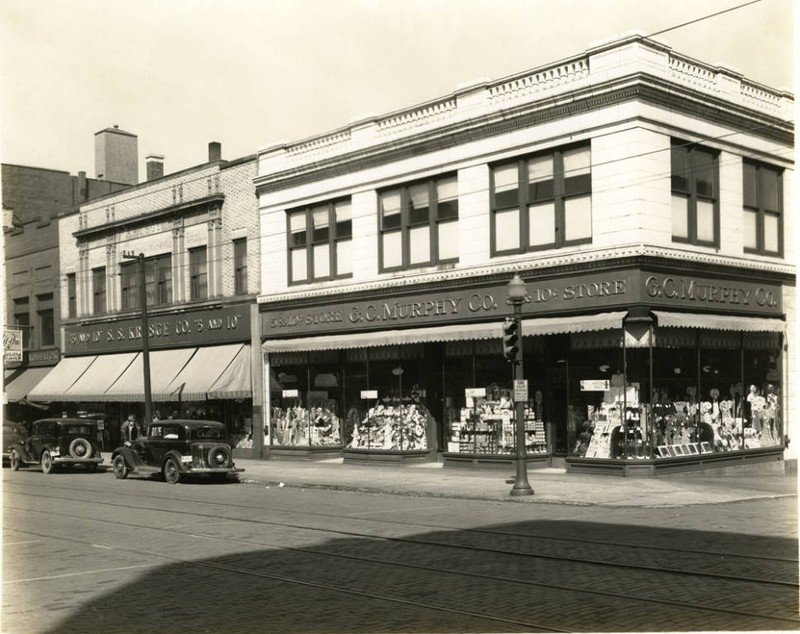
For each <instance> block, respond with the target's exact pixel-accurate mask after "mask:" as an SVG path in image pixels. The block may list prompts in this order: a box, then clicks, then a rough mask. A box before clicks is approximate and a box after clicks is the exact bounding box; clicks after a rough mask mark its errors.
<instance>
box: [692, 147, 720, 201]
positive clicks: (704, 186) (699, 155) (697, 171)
mask: <svg viewBox="0 0 800 634" xmlns="http://www.w3.org/2000/svg"><path fill="white" fill-rule="evenodd" d="M692 166H693V168H694V169H693V175H694V178H695V191H696V192H697V195H698V196H710V197H713V196H714V195H715V193H714V157H713V156H712V155H711V154H710V153H709V152H704V151H702V150H695V151H694V152H692Z"/></svg>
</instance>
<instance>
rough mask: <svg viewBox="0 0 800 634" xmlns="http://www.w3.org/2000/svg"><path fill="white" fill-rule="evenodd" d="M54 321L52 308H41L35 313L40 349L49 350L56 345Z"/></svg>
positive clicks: (54, 315) (54, 316)
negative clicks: (46, 348)
mask: <svg viewBox="0 0 800 634" xmlns="http://www.w3.org/2000/svg"><path fill="white" fill-rule="evenodd" d="M48 318H49V319H48ZM55 319H56V314H55V310H53V308H42V309H40V310H38V311H37V320H38V322H39V324H38V325H39V345H40V346H41V347H42V348H44V347H48V348H49V347H52V346H55V345H56V321H55ZM48 322H49V323H48Z"/></svg>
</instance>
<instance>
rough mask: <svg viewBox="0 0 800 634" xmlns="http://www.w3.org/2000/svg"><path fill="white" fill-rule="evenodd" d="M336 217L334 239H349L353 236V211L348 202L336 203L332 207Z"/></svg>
mask: <svg viewBox="0 0 800 634" xmlns="http://www.w3.org/2000/svg"><path fill="white" fill-rule="evenodd" d="M334 214H335V216H336V239H337V240H341V239H342V238H350V237H352V236H353V220H352V218H353V209H352V207H351V205H350V201H349V200H348V201H342V202H338V203H336V206H335V207H334Z"/></svg>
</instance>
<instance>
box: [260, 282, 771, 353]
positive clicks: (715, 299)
mask: <svg viewBox="0 0 800 634" xmlns="http://www.w3.org/2000/svg"><path fill="white" fill-rule="evenodd" d="M522 277H523V279H524V280H525V282H526V285H527V291H528V295H529V297H530V300H531V301H530V302H526V303H525V304H523V305H522V316H523V317H546V316H548V315H550V314H564V313H575V312H579V311H594V312H600V311H607V310H620V309H626V308H628V307H629V306H631V305H634V304H636V305H650V306H652V307H653V308H657V309H658V308H672V309H677V310H680V309H683V308H691V309H693V310H695V311H705V312H709V313H725V312H736V313H740V314H751V315H761V316H770V315H780V314H781V313H782V306H781V286H780V285H779V284H765V283H753V282H749V281H740V280H726V279H713V278H704V277H695V276H688V275H673V274H663V273H653V272H650V271H642V270H639V269H628V270H621V271H601V272H596V273H585V274H581V275H570V276H565V277H558V278H552V279H536V278H534V277H533V276H531V275H526V274H524V273H523V274H522ZM507 293H508V289H507V285H506V284H505V283H504V284H497V285H491V286H484V287H480V288H472V289H468V290H452V291H437V292H430V293H419V292H415V293H413V294H404V295H397V296H391V297H386V296H376V297H375V298H374V299H370V300H362V301H354V302H331V303H317V304H316V305H314V306H301V307H298V308H280V309H276V310H271V309H269V308H268V307H265V309H264V310H263V311H262V312H261V334H262V336H263V337H264V338H267V339H271V338H280V337H296V336H300V335H303V334H319V333H336V332H347V331H353V330H358V331H369V330H386V329H392V328H398V327H401V328H402V327H413V326H435V325H440V324H441V325H444V324H454V323H467V322H487V321H491V320H493V319H496V320H497V322H498V324H499V323H500V322H502V320H503V319H504V318H505V317H509V316H511V314H512V311H511V307H510V306H509V305H508V304H507V303H506V298H507ZM498 337H499V328H498Z"/></svg>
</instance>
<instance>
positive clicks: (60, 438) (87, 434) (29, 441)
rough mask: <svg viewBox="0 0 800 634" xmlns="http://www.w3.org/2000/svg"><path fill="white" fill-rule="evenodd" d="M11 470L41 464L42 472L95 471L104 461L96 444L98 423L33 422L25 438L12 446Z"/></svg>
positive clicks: (79, 420) (82, 420)
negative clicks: (83, 469) (62, 467)
mask: <svg viewBox="0 0 800 634" xmlns="http://www.w3.org/2000/svg"><path fill="white" fill-rule="evenodd" d="M10 462H11V468H12V469H13V470H14V471H17V470H18V469H19V468H20V467H22V466H26V465H34V464H36V465H41V467H42V472H43V473H52V472H53V471H54V470H55V469H56V468H57V467H60V466H64V467H67V466H69V467H72V466H76V465H81V466H83V467H85V468H86V470H87V471H97V465H99V464H100V463H101V462H103V457H102V456H101V455H100V446H99V445H98V443H97V423H96V422H95V421H93V420H86V419H85V418H43V419H41V420H37V421H34V423H33V424H32V425H31V433H30V435H29V436H28V437H27V438H24V439H22V440H21V441H20V442H18V443H16V444H14V445H13V446H12V447H11V457H10Z"/></svg>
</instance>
